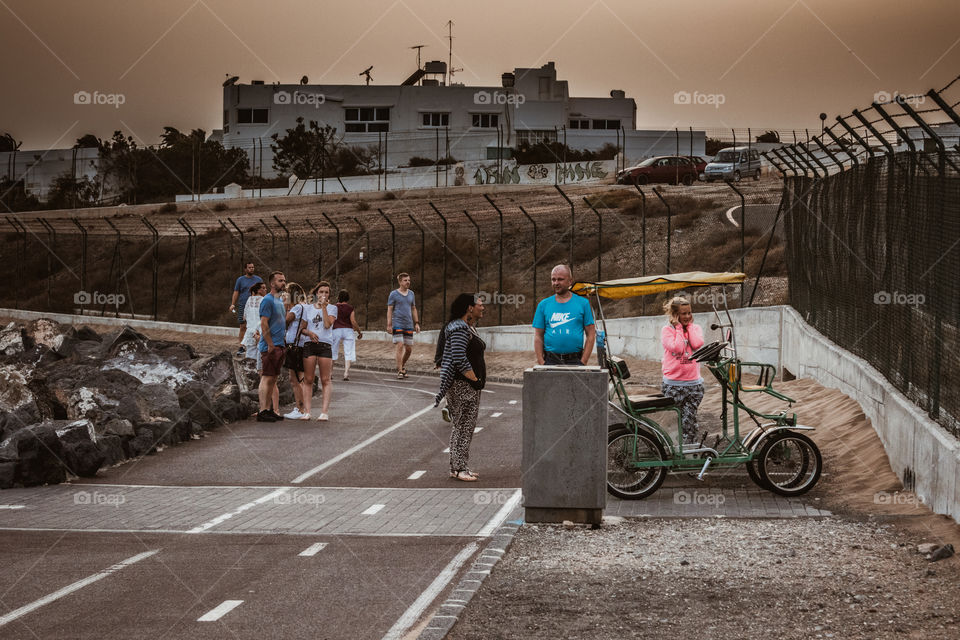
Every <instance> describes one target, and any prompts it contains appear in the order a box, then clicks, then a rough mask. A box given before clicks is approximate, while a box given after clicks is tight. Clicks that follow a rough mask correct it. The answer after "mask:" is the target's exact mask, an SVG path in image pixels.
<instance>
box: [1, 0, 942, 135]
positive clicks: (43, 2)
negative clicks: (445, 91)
mask: <svg viewBox="0 0 960 640" xmlns="http://www.w3.org/2000/svg"><path fill="white" fill-rule="evenodd" d="M451 20H452V21H453V36H454V40H453V60H454V67H456V68H462V69H463V70H462V71H460V72H458V73H456V75H455V77H454V78H455V81H456V82H462V83H464V84H466V85H499V83H500V74H501V73H503V72H505V71H512V70H513V69H514V67H539V66H541V65H543V64H546V63H547V62H548V61H555V62H556V66H557V74H558V78H559V79H561V80H567V81H568V83H569V89H570V94H571V95H572V96H578V97H583V96H598V97H606V96H609V93H610V90H611V89H622V90H624V91H625V92H626V95H627V96H628V97H631V98H634V99H635V100H636V103H637V128H639V129H646V128H652V129H656V128H671V129H672V128H673V127H681V128H686V127H688V126H692V127H694V128H695V129H701V128H707V129H708V130H709V129H712V128H724V127H737V128H745V127H751V128H753V129H756V130H765V129H770V128H777V129H791V128H799V129H802V128H804V127H808V128H810V129H815V128H816V127H817V126H819V122H820V121H819V117H818V116H819V114H820V113H821V112H825V113H827V114H828V116H829V117H830V118H831V120H832V118H833V117H834V116H835V115H838V114H844V115H845V114H849V113H850V111H851V110H852V109H853V108H864V107H866V106H868V105H869V104H870V102H871V101H872V100H873V99H874V95H875V94H877V93H878V92H886V93H888V94H893V93H894V92H897V91H899V92H900V93H914V92H925V91H926V90H928V89H931V88H933V89H940V88H941V87H943V86H945V85H946V84H948V83H949V82H950V81H951V80H952V79H953V78H955V77H956V76H957V75H958V74H960V29H958V28H957V27H958V25H960V2H958V1H957V0H918V1H917V2H913V3H908V2H903V1H902V0H897V1H891V0H871V1H866V0H862V1H861V0H712V1H708V2H705V1H700V0H670V1H667V0H659V1H655V2H654V1H649V0H552V1H551V2H532V1H526V0H475V1H466V0H445V1H440V0H352V1H350V2H342V1H339V0H322V1H320V0H273V1H272V2H267V1H265V0H0V61H2V65H0V80H2V86H3V91H2V93H0V135H2V134H3V133H6V132H9V133H10V134H12V135H13V136H14V138H15V139H16V140H18V141H22V142H23V147H22V148H23V149H24V150H26V149H47V148H63V147H70V146H72V145H73V143H74V142H75V141H76V139H77V138H79V137H81V136H83V135H84V134H87V133H93V134H94V135H96V136H97V137H101V138H106V137H109V136H110V135H111V134H112V132H113V131H115V130H117V129H119V130H122V131H123V132H124V133H125V134H127V135H132V136H133V137H134V138H135V139H137V140H138V141H140V142H141V143H146V144H153V143H156V142H157V141H158V139H159V136H160V133H161V132H162V130H163V127H164V126H173V127H176V128H178V129H180V130H183V131H188V130H191V129H194V128H202V129H204V130H206V131H208V132H209V131H211V130H212V129H214V128H219V127H220V126H221V113H222V89H221V84H222V82H223V80H224V79H226V78H227V77H228V76H233V75H237V76H239V77H240V82H241V83H247V82H249V81H250V80H254V79H256V80H264V81H265V82H267V83H272V82H276V81H279V82H281V83H296V82H298V81H299V80H300V78H301V77H302V76H304V75H306V76H308V77H309V78H310V83H311V84H353V83H358V84H359V83H362V82H363V79H362V78H360V77H359V74H360V72H362V71H363V70H364V69H366V68H367V67H369V66H371V65H372V66H373V71H372V76H373V83H374V84H389V85H396V84H399V83H400V82H402V80H403V79H404V78H405V77H406V76H408V75H409V74H410V73H411V72H412V71H414V70H415V69H416V51H415V50H413V49H411V48H410V47H411V46H413V45H419V44H423V45H426V47H425V48H424V49H423V50H422V57H423V59H424V61H426V60H447V55H448V41H447V39H446V36H447V26H446V25H447V22H448V21H451ZM78 92H87V93H89V94H90V95H91V96H92V98H91V101H90V103H86V104H83V103H81V104H77V103H76V100H75V95H76V94H77V93H78ZM684 93H686V94H689V96H690V99H689V100H685V98H684V97H682V96H683V95H684ZM678 94H679V95H680V96H681V97H680V98H677V96H678ZM81 95H82V94H81ZM678 102H679V103H678Z"/></svg>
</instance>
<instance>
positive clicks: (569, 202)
mask: <svg viewBox="0 0 960 640" xmlns="http://www.w3.org/2000/svg"><path fill="white" fill-rule="evenodd" d="M564 166H566V165H564ZM553 187H554V189H556V190H557V191H558V192H560V195H561V196H563V199H564V200H566V201H567V204H569V205H570V260H569V262H570V272H571V273H572V272H573V238H574V235H575V233H576V229H575V227H574V213H575V211H574V208H573V201H572V200H570V198H568V197H567V194H565V193H564V192H563V189H561V188H560V185H556V184H555V185H553Z"/></svg>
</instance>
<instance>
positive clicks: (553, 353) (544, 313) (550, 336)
mask: <svg viewBox="0 0 960 640" xmlns="http://www.w3.org/2000/svg"><path fill="white" fill-rule="evenodd" d="M550 283H551V284H552V285H553V293H554V295H552V296H550V297H547V298H544V299H543V300H541V301H540V304H538V305H537V311H536V313H535V314H534V315H533V328H534V331H535V333H536V335H535V337H534V339H533V350H534V351H535V352H536V354H537V364H554V365H574V366H577V365H585V364H587V362H588V361H589V360H590V354H591V353H593V343H594V340H595V338H596V328H595V327H594V323H593V311H592V310H591V309H590V302H589V301H588V300H587V299H586V298H584V297H582V296H578V295H574V294H573V292H572V291H570V286H571V285H572V284H573V273H572V272H571V271H570V267H568V266H567V265H565V264H558V265H557V266H555V267H554V268H553V270H552V271H551V272H550ZM584 336H586V343H584Z"/></svg>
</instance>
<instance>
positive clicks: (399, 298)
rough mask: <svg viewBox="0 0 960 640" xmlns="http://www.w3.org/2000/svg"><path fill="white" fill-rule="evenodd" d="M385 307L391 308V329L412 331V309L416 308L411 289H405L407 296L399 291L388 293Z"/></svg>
mask: <svg viewBox="0 0 960 640" xmlns="http://www.w3.org/2000/svg"><path fill="white" fill-rule="evenodd" d="M387 306H388V307H393V320H392V321H391V322H393V328H394V329H407V330H409V331H413V308H414V307H415V306H417V302H416V298H415V297H414V295H413V289H407V295H403V294H401V293H400V290H399V289H394V290H393V291H391V292H390V297H389V298H387Z"/></svg>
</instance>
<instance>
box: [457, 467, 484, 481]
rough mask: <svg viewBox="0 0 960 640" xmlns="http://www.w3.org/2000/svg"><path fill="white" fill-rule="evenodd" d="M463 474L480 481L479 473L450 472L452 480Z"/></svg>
mask: <svg viewBox="0 0 960 640" xmlns="http://www.w3.org/2000/svg"><path fill="white" fill-rule="evenodd" d="M461 473H465V474H467V475H470V476H473V477H474V478H476V479H477V480H479V479H480V474H479V473H474V472H473V471H470V470H469V469H468V470H466V471H460V472H459V473H458V472H456V471H451V472H450V477H451V478H456V477H457V476H458V475H460V474H461Z"/></svg>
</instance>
